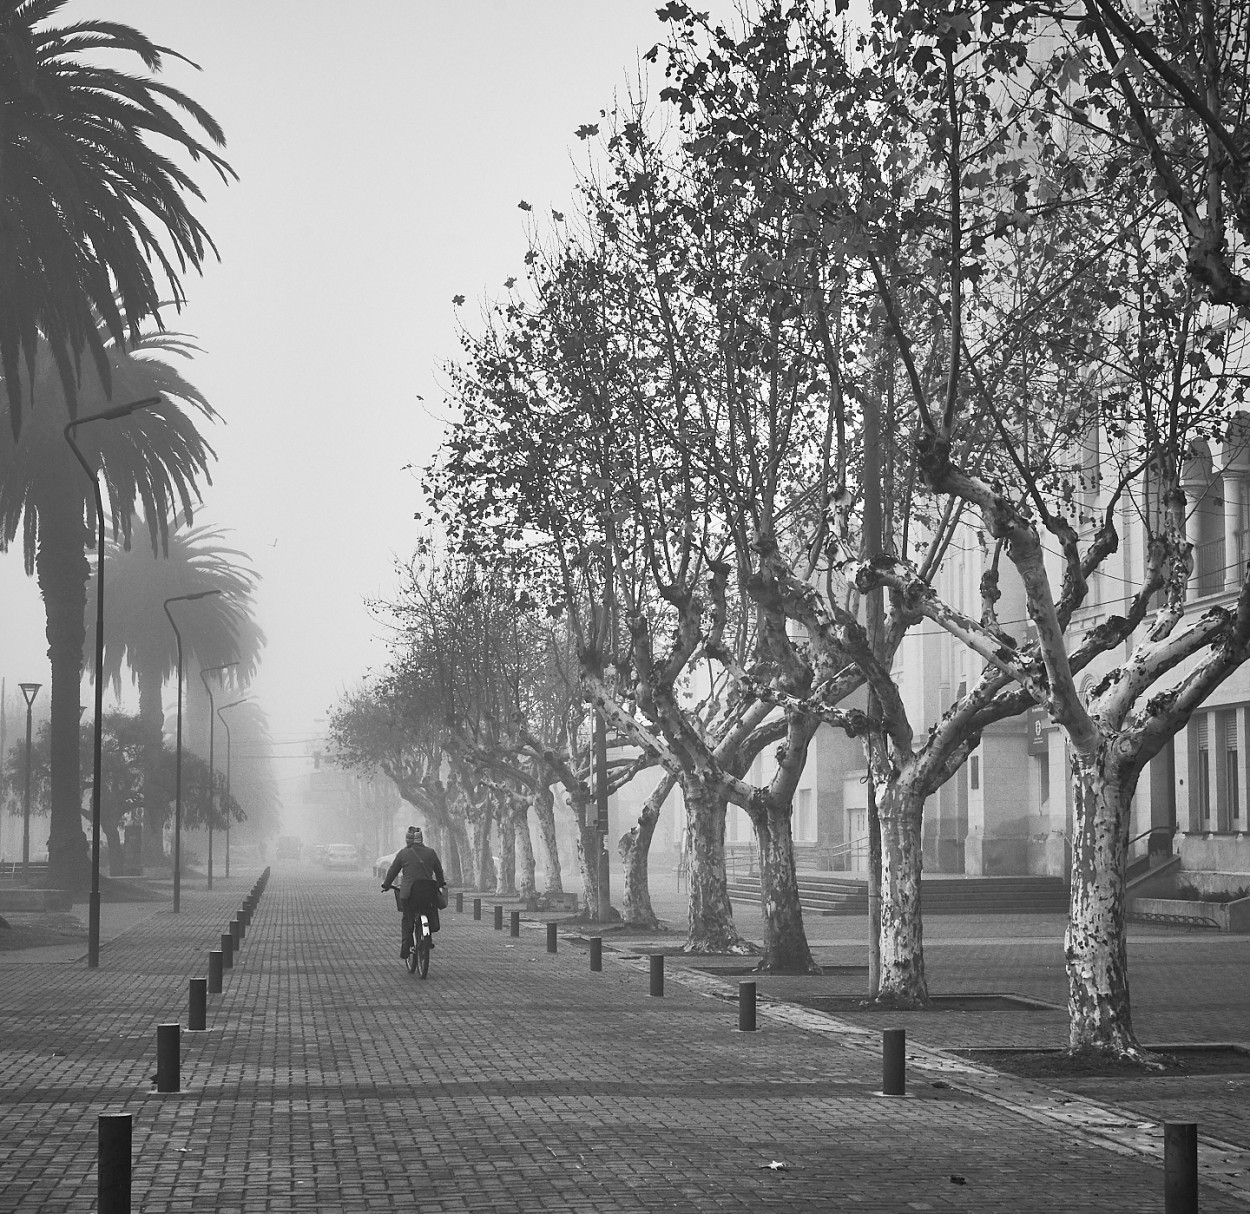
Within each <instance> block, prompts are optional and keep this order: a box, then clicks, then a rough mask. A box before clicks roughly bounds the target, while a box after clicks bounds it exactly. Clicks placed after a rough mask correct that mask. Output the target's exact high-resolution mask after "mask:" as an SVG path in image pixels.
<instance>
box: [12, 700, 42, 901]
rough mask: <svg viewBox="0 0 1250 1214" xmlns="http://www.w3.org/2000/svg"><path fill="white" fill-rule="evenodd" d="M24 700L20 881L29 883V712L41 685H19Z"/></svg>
mask: <svg viewBox="0 0 1250 1214" xmlns="http://www.w3.org/2000/svg"><path fill="white" fill-rule="evenodd" d="M18 686H19V687H20V688H21V689H22V695H23V696H24V697H25V700H26V795H25V796H24V797H23V798H22V880H23V881H26V882H27V883H29V882H30V710H31V705H32V704H34V702H35V696H37V695H38V694H39V688H41V687H42V686H43V684H42V683H19V684H18Z"/></svg>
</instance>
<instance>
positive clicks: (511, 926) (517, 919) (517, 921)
mask: <svg viewBox="0 0 1250 1214" xmlns="http://www.w3.org/2000/svg"><path fill="white" fill-rule="evenodd" d="M520 934H521V912H520V911H513V912H512V915H511V917H510V919H509V921H508V935H509V936H511V937H512V938H513V940H515V939H516V938H517V937H518V936H520Z"/></svg>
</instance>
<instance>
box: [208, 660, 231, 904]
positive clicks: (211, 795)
mask: <svg viewBox="0 0 1250 1214" xmlns="http://www.w3.org/2000/svg"><path fill="white" fill-rule="evenodd" d="M237 665H238V662H223V663H222V664H221V665H220V666H210V667H208V669H207V670H204V669H201V670H200V682H201V683H203V684H204V690H205V691H207V692H208V888H209V889H212V888H213V809H214V801H215V799H216V794H217V790H216V788H215V787H214V782H213V776H214V772H213V724H214V722H213V717H214V716H215V715H216V712H217V709H216V706H215V705H214V703H213V689H212V688H211V687H210V686H209V685H208V679H207V677H206V676H207V675H210V674H214V673H215V672H218V671H222V670H229V669H230V667H231V666H237Z"/></svg>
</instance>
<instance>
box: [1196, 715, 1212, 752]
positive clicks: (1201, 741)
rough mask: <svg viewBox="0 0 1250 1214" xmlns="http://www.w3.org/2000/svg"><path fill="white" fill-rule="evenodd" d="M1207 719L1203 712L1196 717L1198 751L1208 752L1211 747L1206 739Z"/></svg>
mask: <svg viewBox="0 0 1250 1214" xmlns="http://www.w3.org/2000/svg"><path fill="white" fill-rule="evenodd" d="M1208 717H1209V714H1208V713H1205V712H1204V713H1200V714H1199V716H1198V749H1199V750H1209V749H1210V746H1211V744H1210V742H1209V741H1208V739H1207V720H1208Z"/></svg>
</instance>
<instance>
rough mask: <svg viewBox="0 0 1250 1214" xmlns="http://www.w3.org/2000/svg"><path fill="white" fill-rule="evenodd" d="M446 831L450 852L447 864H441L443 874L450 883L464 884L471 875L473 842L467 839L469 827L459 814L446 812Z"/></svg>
mask: <svg viewBox="0 0 1250 1214" xmlns="http://www.w3.org/2000/svg"><path fill="white" fill-rule="evenodd" d="M447 833H448V835H449V836H450V839H451V842H450V846H449V848H448V851H449V852H450V853H451V855H450V861H449V864H450V866H448V865H444V866H443V876H444V877H446V878H447V880H448V882H449V883H450V884H452V885H466V884H467V883H468V881H469V879H470V878H471V877H472V875H473V865H472V862H471V861H472V857H473V844H472V842H471V841H470V839H469V828H468V825H467V823H466V822H465V820H464V818H462V817H461V816H460V815H459V814H453V813H450V812H449V813H448V815H447Z"/></svg>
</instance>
